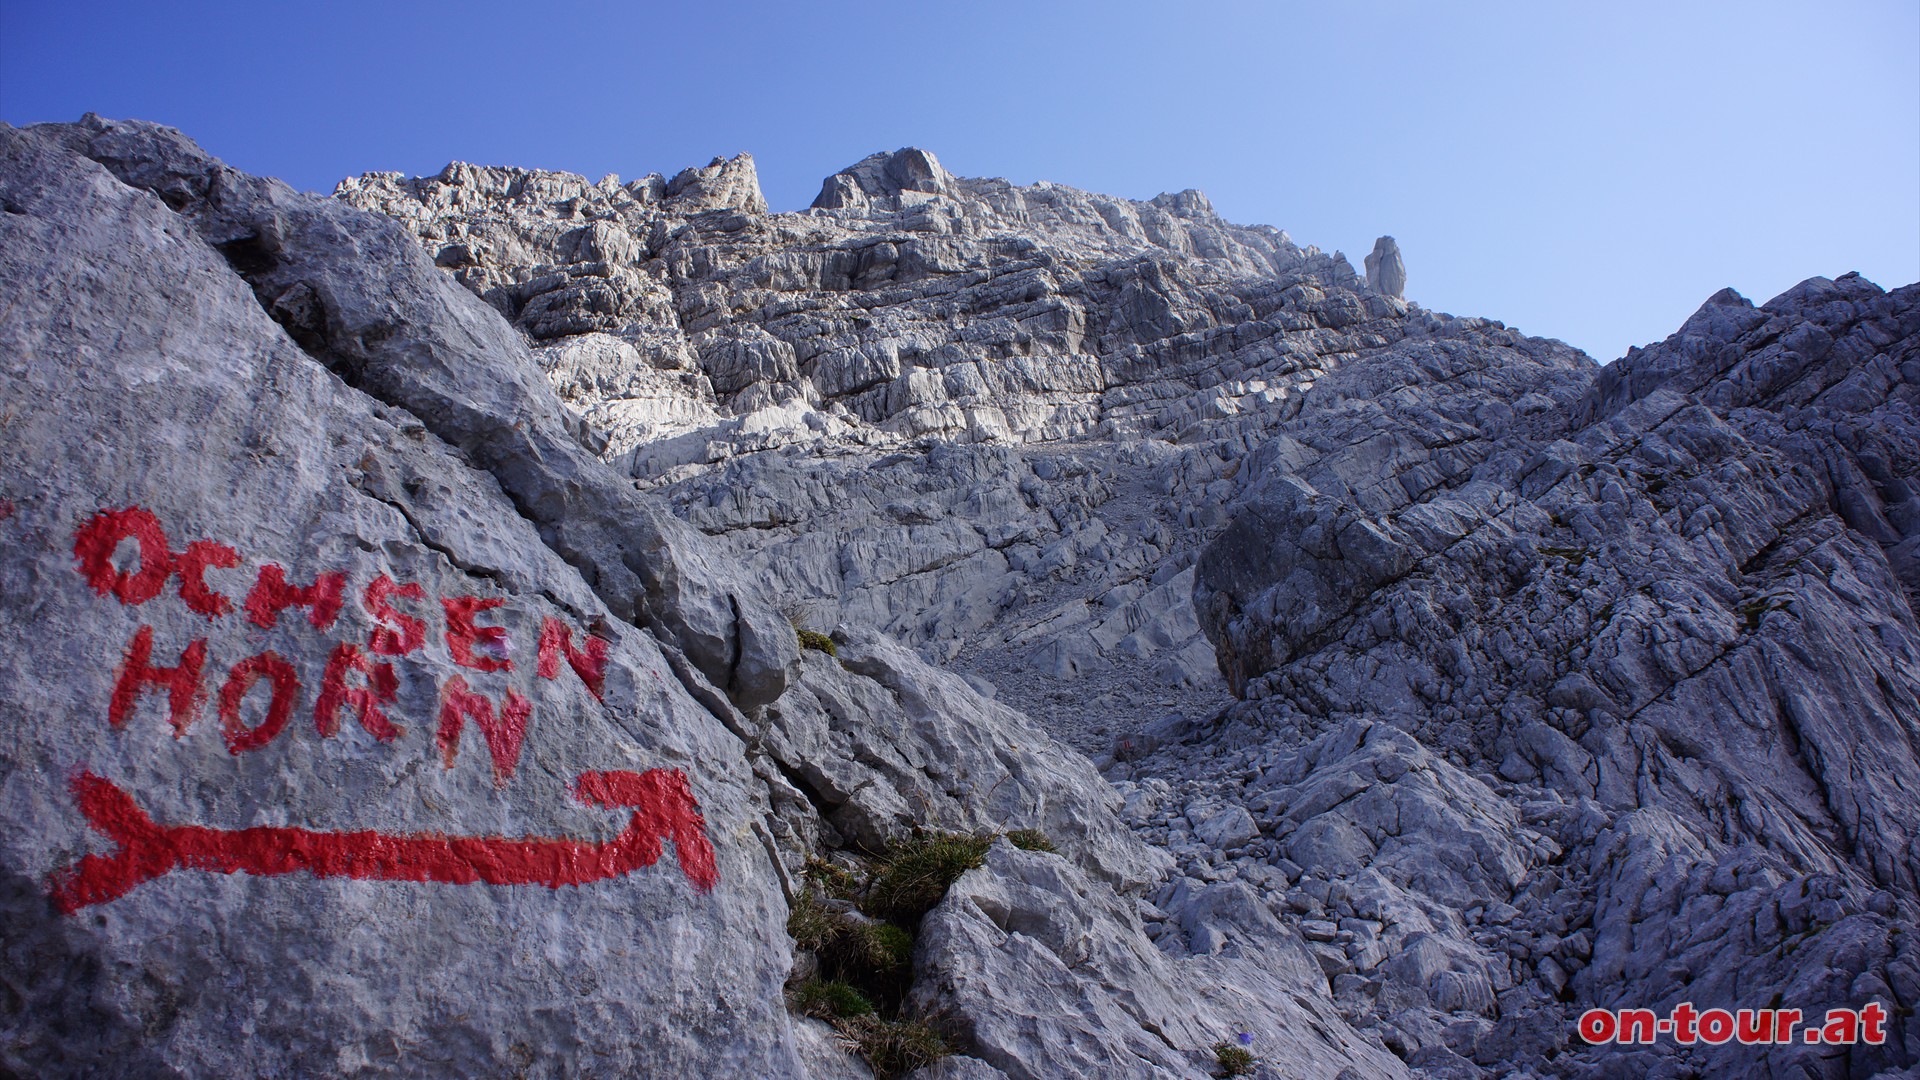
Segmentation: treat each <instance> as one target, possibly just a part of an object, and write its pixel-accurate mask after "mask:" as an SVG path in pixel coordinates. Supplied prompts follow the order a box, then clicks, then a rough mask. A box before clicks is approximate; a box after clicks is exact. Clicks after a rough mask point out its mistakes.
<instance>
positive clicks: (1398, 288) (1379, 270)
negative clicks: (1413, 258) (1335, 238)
mask: <svg viewBox="0 0 1920 1080" xmlns="http://www.w3.org/2000/svg"><path fill="white" fill-rule="evenodd" d="M1363 261H1364V262H1365V263H1366V267H1367V284H1368V285H1370V286H1372V287H1373V289H1374V290H1375V291H1376V292H1383V293H1386V294H1387V295H1388V296H1405V295H1407V264H1406V263H1405V262H1404V261H1402V260H1401V258H1400V245H1399V244H1397V243H1395V242H1394V239H1393V237H1391V236H1383V237H1381V238H1380V239H1378V240H1375V241H1374V242H1373V250H1372V251H1370V252H1368V253H1367V257H1366V259H1365V260H1363Z"/></svg>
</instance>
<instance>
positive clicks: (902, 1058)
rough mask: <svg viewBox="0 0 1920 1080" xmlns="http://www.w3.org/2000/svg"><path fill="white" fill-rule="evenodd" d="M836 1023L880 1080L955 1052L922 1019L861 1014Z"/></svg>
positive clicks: (901, 1074) (897, 1075)
mask: <svg viewBox="0 0 1920 1080" xmlns="http://www.w3.org/2000/svg"><path fill="white" fill-rule="evenodd" d="M835 1026H836V1027H838V1028H839V1029H840V1031H841V1033H842V1034H844V1035H845V1036H846V1037H847V1038H848V1039H849V1040H850V1041H851V1042H852V1043H853V1045H854V1048H855V1049H856V1050H858V1051H859V1053H860V1056H861V1057H863V1058H865V1059H867V1064H868V1065H869V1066H871V1067H872V1068H873V1075H874V1076H875V1077H876V1078H878V1080H893V1078H895V1077H901V1076H905V1075H907V1074H908V1073H910V1072H913V1071H914V1070H915V1069H924V1068H926V1067H927V1066H928V1065H931V1064H933V1063H934V1062H936V1061H939V1060H940V1059H941V1058H943V1057H946V1056H947V1055H948V1054H951V1053H952V1052H953V1051H952V1049H951V1048H949V1047H948V1046H947V1041H946V1040H945V1039H943V1038H941V1037H940V1033H939V1032H937V1031H935V1030H934V1029H933V1028H931V1027H929V1026H928V1025H927V1024H926V1023H924V1022H923V1021H919V1020H882V1019H880V1018H879V1017H877V1016H861V1017H856V1018H854V1019H851V1020H845V1021H842V1022H840V1023H838V1024H836V1025H835Z"/></svg>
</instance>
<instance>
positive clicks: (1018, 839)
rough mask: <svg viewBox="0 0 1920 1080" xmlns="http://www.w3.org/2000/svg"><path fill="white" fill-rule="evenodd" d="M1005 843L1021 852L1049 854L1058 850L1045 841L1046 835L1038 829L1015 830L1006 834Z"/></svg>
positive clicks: (1051, 842) (1049, 841)
mask: <svg viewBox="0 0 1920 1080" xmlns="http://www.w3.org/2000/svg"><path fill="white" fill-rule="evenodd" d="M1007 843H1009V844H1012V845H1013V846H1014V847H1017V848H1019V849H1020V850H1021V851H1045V852H1049V853H1051V852H1054V851H1057V850H1059V849H1058V848H1055V847H1054V846H1053V841H1051V840H1049V839H1047V834H1046V833H1043V832H1041V831H1040V830H1039V829H1015V830H1013V831H1012V832H1010V833H1008V834H1007Z"/></svg>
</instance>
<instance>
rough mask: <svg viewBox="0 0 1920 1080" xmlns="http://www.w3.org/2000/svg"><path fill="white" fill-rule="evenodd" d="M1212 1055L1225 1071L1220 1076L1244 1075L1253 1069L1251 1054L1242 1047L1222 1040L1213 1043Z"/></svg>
mask: <svg viewBox="0 0 1920 1080" xmlns="http://www.w3.org/2000/svg"><path fill="white" fill-rule="evenodd" d="M1213 1057H1214V1060H1215V1061H1218V1062H1219V1063H1220V1067H1221V1068H1222V1069H1225V1070H1226V1071H1225V1072H1223V1073H1221V1074H1220V1075H1222V1076H1245V1075H1247V1074H1248V1073H1251V1072H1252V1071H1253V1055H1252V1054H1251V1053H1248V1052H1247V1050H1246V1049H1245V1048H1243V1047H1238V1046H1235V1045H1233V1044H1232V1043H1228V1042H1223V1043H1217V1044H1215V1046H1214V1048H1213Z"/></svg>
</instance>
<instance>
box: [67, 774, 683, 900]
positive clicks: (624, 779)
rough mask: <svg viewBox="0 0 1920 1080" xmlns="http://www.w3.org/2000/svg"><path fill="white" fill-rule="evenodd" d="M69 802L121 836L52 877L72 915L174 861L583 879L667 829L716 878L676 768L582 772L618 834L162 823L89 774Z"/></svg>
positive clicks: (195, 866) (615, 865) (382, 873)
mask: <svg viewBox="0 0 1920 1080" xmlns="http://www.w3.org/2000/svg"><path fill="white" fill-rule="evenodd" d="M73 797H74V802H75V803H76V804H77V805H78V806H79V807H80V812H81V813H82V814H84V815H85V816H86V819H87V821H88V822H89V823H90V824H92V826H93V827H94V828H95V829H96V830H98V831H99V832H100V833H102V834H103V835H106V836H110V837H112V838H113V839H115V840H118V841H119V842H120V851H119V852H117V853H116V854H113V855H87V856H84V857H83V858H81V859H80V860H79V861H78V862H76V863H74V864H72V865H71V866H68V867H66V868H65V869H62V870H56V871H54V872H53V873H52V874H51V875H49V877H48V891H49V892H50V893H51V895H52V899H53V906H54V907H55V908H56V909H57V910H59V911H60V912H61V913H62V914H66V915H71V914H73V913H74V912H76V911H79V910H80V909H81V908H84V907H87V906H88V905H90V904H104V903H106V902H107V901H109V900H113V899H116V898H118V897H120V896H123V895H125V894H126V892H127V891H128V890H130V889H132V888H133V887H134V886H136V885H138V884H140V883H141V882H143V881H151V880H153V879H154V878H157V877H160V876H162V875H164V874H167V873H169V872H171V871H173V870H207V871H212V872H214V873H219V874H235V873H242V872H244V873H248V874H291V873H293V872H294V871H296V870H305V871H306V872H308V873H310V874H312V875H314V876H315V877H350V878H362V879H370V880H376V881H444V882H450V883H452V884H455V885H471V884H473V883H475V882H485V883H487V884H489V885H545V886H547V887H548V888H553V889H557V888H559V887H560V886H562V885H584V884H587V883H588V882H592V881H601V880H604V879H606V878H616V877H620V876H622V875H625V874H629V873H632V872H633V871H635V870H638V869H640V868H642V867H646V866H652V865H653V864H654V863H655V862H657V861H659V858H660V854H661V840H662V839H671V840H672V841H673V846H674V851H675V853H676V854H677V855H678V856H679V858H680V872H681V873H683V874H685V875H686V877H687V880H688V881H690V882H692V883H693V885H694V886H695V887H696V888H698V889H699V890H700V891H701V892H706V891H708V890H710V889H712V888H713V886H714V884H715V883H716V882H718V881H719V880H720V874H719V871H718V870H717V869H716V867H715V865H714V854H713V844H712V843H710V842H709V841H708V840H707V834H706V824H707V822H706V819H705V818H704V817H702V816H701V815H700V806H699V804H698V803H696V802H694V799H693V791H692V788H691V787H690V786H689V784H688V783H687V774H686V773H684V772H682V771H680V770H679V769H648V770H647V771H646V772H644V773H630V772H589V773H581V774H580V778H579V780H578V782H577V783H576V784H575V786H574V797H575V798H577V799H579V800H580V801H581V802H583V803H588V804H591V805H595V806H605V807H616V808H625V807H631V808H633V819H632V820H631V821H630V822H628V824H627V827H626V829H625V830H624V831H623V832H621V833H620V835H619V836H616V837H614V838H613V839H611V840H608V841H605V842H603V843H587V842H582V841H579V840H566V839H546V838H542V837H528V838H525V839H518V840H514V839H507V838H505V837H497V836H441V835H439V834H437V833H421V834H419V835H415V836H389V835H387V834H385V833H377V832H337V833H330V832H313V831H311V830H309V829H289V828H280V827H277V826H260V827H256V828H251V829H210V828H207V827H206V826H204V825H159V824H156V823H155V822H154V820H153V818H151V817H149V816H148V815H147V812H146V811H145V810H142V809H140V807H139V806H138V805H137V804H136V803H135V802H134V801H133V798H132V796H130V795H128V794H127V793H126V792H124V791H122V790H120V789H119V788H118V787H116V786H114V784H113V783H112V782H111V781H109V780H105V779H103V778H101V777H98V776H95V775H93V774H92V773H81V774H80V775H79V776H76V777H74V780H73Z"/></svg>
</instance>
